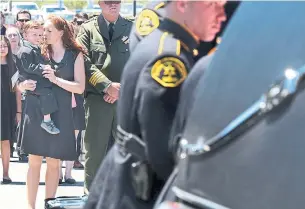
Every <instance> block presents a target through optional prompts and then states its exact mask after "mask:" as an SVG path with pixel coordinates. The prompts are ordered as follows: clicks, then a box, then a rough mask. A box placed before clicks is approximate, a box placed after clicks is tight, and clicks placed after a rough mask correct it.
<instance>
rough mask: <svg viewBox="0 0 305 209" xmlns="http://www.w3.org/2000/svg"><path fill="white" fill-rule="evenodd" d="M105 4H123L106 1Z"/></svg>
mask: <svg viewBox="0 0 305 209" xmlns="http://www.w3.org/2000/svg"><path fill="white" fill-rule="evenodd" d="M104 2H105V4H107V5H110V4H120V3H121V1H107V0H105V1H104Z"/></svg>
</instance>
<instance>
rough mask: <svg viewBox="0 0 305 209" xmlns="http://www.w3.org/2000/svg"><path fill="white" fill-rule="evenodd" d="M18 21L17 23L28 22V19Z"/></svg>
mask: <svg viewBox="0 0 305 209" xmlns="http://www.w3.org/2000/svg"><path fill="white" fill-rule="evenodd" d="M18 21H19V22H29V21H30V20H29V19H19V20H18Z"/></svg>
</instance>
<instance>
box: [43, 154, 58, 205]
mask: <svg viewBox="0 0 305 209" xmlns="http://www.w3.org/2000/svg"><path fill="white" fill-rule="evenodd" d="M46 161H47V172H46V196H45V197H46V199H48V198H54V197H55V195H56V190H57V187H58V181H59V168H60V160H58V159H54V158H49V157H47V158H46Z"/></svg>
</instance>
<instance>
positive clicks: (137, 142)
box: [115, 126, 146, 161]
mask: <svg viewBox="0 0 305 209" xmlns="http://www.w3.org/2000/svg"><path fill="white" fill-rule="evenodd" d="M115 141H116V143H117V144H118V145H119V146H121V147H123V148H124V149H125V150H126V151H127V152H128V153H130V154H132V155H133V156H135V157H137V158H139V160H141V161H145V160H146V154H145V142H143V141H142V140H141V139H140V138H139V137H138V136H136V135H134V134H131V133H128V132H126V131H125V130H123V129H122V128H121V127H120V126H117V132H116V137H115Z"/></svg>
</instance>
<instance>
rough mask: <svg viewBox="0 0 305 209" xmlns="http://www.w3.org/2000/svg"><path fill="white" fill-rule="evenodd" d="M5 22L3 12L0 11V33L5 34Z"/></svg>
mask: <svg viewBox="0 0 305 209" xmlns="http://www.w3.org/2000/svg"><path fill="white" fill-rule="evenodd" d="M4 24H5V16H4V14H3V12H1V11H0V35H3V36H4V35H5V32H6V27H5V26H4Z"/></svg>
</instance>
